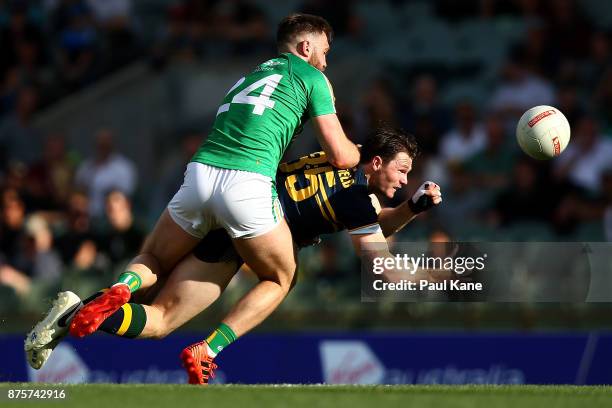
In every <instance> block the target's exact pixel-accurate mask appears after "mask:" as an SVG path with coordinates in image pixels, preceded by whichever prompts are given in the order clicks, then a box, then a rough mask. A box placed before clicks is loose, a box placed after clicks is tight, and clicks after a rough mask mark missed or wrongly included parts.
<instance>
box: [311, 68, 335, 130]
mask: <svg viewBox="0 0 612 408" xmlns="http://www.w3.org/2000/svg"><path fill="white" fill-rule="evenodd" d="M308 82H309V84H308V85H309V91H310V92H309V94H310V98H309V99H308V114H309V116H310V117H311V118H314V117H315V116H321V115H328V114H330V113H336V106H335V97H334V91H333V89H332V86H331V83H330V82H329V80H328V79H327V77H326V76H325V74H323V73H322V72H321V71H319V70H317V69H314V71H313V73H312V74H311V75H309V78H308Z"/></svg>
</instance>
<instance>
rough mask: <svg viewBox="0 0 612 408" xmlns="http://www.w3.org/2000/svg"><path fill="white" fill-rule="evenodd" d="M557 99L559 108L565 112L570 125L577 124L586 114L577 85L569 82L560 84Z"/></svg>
mask: <svg viewBox="0 0 612 408" xmlns="http://www.w3.org/2000/svg"><path fill="white" fill-rule="evenodd" d="M556 99H557V105H556V107H557V109H559V110H560V111H561V112H563V115H565V117H566V118H567V121H568V122H569V124H570V127H573V126H575V125H576V124H577V123H578V121H579V119H580V118H581V117H583V116H584V114H585V110H584V107H583V106H582V103H581V100H580V96H579V95H578V89H577V87H576V86H574V85H569V84H567V85H562V86H560V87H559V88H558V90H557V97H556Z"/></svg>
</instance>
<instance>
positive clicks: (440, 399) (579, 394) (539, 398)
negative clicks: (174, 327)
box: [0, 383, 612, 408]
mask: <svg viewBox="0 0 612 408" xmlns="http://www.w3.org/2000/svg"><path fill="white" fill-rule="evenodd" d="M10 389H63V390H65V393H66V399H65V400H61V401H59V400H20V401H9V399H8V391H9V390H10ZM0 391H1V393H0V406H3V407H4V406H6V407H18V406H19V407H37V406H41V407H49V406H62V407H86V408H97V407H104V408H128V407H143V408H157V407H173V408H179V407H186V406H198V407H206V406H213V404H214V406H217V407H219V406H222V407H240V408H250V407H265V408H275V407H283V408H287V407H289V408H298V407H309V408H312V407H350V408H361V407H368V408H372V407H374V408H380V407H388V406H393V407H399V406H401V407H432V408H434V407H465V408H473V407H487V408H497V407H512V408H530V407H536V408H548V407H555V408H562V407H589V408H592V407H610V406H612V387H576V386H410V385H408V386H325V385H260V386H257V385H255V386H248V385H216V386H210V387H194V386H189V385H150V384H149V385H136V384H134V385H131V384H130V385H128V384H123V385H117V384H87V385H64V386H58V385H48V386H45V385H44V384H36V385H33V384H28V383H23V384H21V383H0ZM194 403H195V404H197V405H190V404H194ZM205 404H210V405H205ZM219 404H220V405H219Z"/></svg>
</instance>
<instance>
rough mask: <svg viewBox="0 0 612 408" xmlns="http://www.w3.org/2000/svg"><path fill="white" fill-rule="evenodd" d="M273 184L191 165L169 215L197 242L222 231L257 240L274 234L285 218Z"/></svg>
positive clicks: (265, 179) (256, 177) (234, 172)
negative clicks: (213, 232) (219, 230)
mask: <svg viewBox="0 0 612 408" xmlns="http://www.w3.org/2000/svg"><path fill="white" fill-rule="evenodd" d="M273 182H274V181H273V180H272V179H271V178H270V177H266V176H264V175H261V174H258V173H252V172H249V171H242V170H230V169H222V168H219V167H213V166H209V165H206V164H202V163H197V162H191V163H189V164H188V165H187V170H186V171H185V179H184V181H183V185H182V186H181V188H180V189H179V191H177V193H176V194H175V195H174V197H173V198H172V200H171V201H170V203H169V204H168V212H169V213H170V216H171V217H172V219H173V220H174V222H176V223H177V224H178V225H179V226H180V227H181V228H183V230H185V232H187V233H189V234H191V235H193V236H195V237H196V238H204V236H206V234H208V231H211V230H213V229H216V228H220V227H223V228H225V230H227V232H228V233H229V235H230V236H231V237H232V238H254V237H257V236H259V235H262V234H265V233H266V232H268V231H270V230H272V229H273V228H274V227H276V226H277V225H278V224H279V223H280V221H281V220H282V218H283V212H282V209H281V206H280V202H279V200H278V198H277V197H276V194H274V191H275V190H274V185H273Z"/></svg>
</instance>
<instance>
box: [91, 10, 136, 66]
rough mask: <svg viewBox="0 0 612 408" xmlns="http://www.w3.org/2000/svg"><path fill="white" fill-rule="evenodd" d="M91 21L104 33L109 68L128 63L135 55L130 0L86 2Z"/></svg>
mask: <svg viewBox="0 0 612 408" xmlns="http://www.w3.org/2000/svg"><path fill="white" fill-rule="evenodd" d="M87 5H88V6H89V8H90V9H91V11H92V16H93V19H94V21H95V23H96V25H97V26H98V28H99V29H100V30H101V31H103V32H104V36H105V40H106V42H107V44H106V47H107V49H108V51H109V52H108V53H107V54H108V57H109V58H110V61H109V65H110V66H109V68H110V69H114V68H116V67H118V66H120V65H122V64H124V63H126V62H128V61H129V60H130V59H131V58H132V57H133V56H134V55H135V54H136V50H135V49H134V47H135V36H134V33H133V32H132V21H131V19H132V16H131V12H132V10H131V9H132V1H131V0H87Z"/></svg>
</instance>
